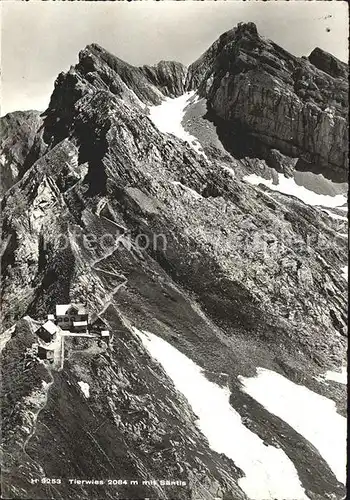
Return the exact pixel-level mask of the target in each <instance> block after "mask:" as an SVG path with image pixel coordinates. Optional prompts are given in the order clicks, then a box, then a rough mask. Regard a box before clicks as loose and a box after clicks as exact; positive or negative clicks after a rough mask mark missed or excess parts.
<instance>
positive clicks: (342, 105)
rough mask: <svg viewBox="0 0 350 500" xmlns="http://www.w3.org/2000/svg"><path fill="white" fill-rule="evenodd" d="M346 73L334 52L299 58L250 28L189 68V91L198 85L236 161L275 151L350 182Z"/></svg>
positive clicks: (216, 45)
mask: <svg viewBox="0 0 350 500" xmlns="http://www.w3.org/2000/svg"><path fill="white" fill-rule="evenodd" d="M347 75H348V73H347V66H346V65H345V64H344V63H341V61H338V60H337V59H336V58H335V57H333V56H331V55H330V54H326V53H325V52H322V51H320V50H319V49H315V50H314V51H313V52H312V54H311V55H310V57H309V58H308V59H306V58H301V59H299V58H296V57H294V56H292V55H291V54H289V53H288V52H287V51H285V50H284V49H282V48H281V47H279V46H278V45H276V44H275V43H273V42H271V41H269V40H266V39H263V38H262V37H260V36H259V34H258V32H257V29H256V26H255V25H254V24H253V23H248V24H242V25H239V26H238V27H236V28H234V29H233V30H231V31H228V32H227V33H225V34H224V35H222V36H221V37H220V39H219V40H218V41H217V42H215V43H214V45H213V46H212V47H210V49H209V50H208V52H207V53H206V54H204V55H203V56H202V58H200V59H199V60H198V61H197V62H195V63H194V64H193V65H192V66H190V68H189V79H188V85H190V86H192V85H194V86H196V85H199V92H200V94H201V95H203V96H205V97H207V99H208V103H209V110H210V113H211V115H212V119H213V120H214V122H215V123H216V124H217V126H218V127H219V129H221V134H222V135H223V137H224V138H225V139H224V140H225V142H226V144H227V147H228V148H230V147H231V148H232V147H234V153H235V154H236V155H237V154H238V155H243V156H246V155H250V156H259V157H262V158H268V152H269V150H270V149H271V148H277V149H279V150H280V151H281V152H282V153H284V154H286V155H290V156H293V157H298V158H301V159H302V160H303V161H306V162H307V163H308V164H310V166H309V168H310V169H312V168H313V170H314V171H316V172H317V173H319V172H321V171H322V172H323V173H324V172H326V174H327V175H328V176H329V177H331V178H333V179H335V180H338V181H346V179H347V141H348V125H347V109H348V96H347V78H348V77H347ZM232 143H234V146H232ZM236 143H237V144H236ZM312 165H313V167H312ZM330 167H331V168H330Z"/></svg>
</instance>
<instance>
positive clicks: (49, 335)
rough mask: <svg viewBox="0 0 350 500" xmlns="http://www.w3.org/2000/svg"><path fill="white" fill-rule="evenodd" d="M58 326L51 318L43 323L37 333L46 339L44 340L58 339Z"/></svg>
mask: <svg viewBox="0 0 350 500" xmlns="http://www.w3.org/2000/svg"><path fill="white" fill-rule="evenodd" d="M57 329H58V328H57V326H56V325H55V323H53V322H52V321H51V320H48V321H46V323H44V324H43V325H41V326H40V327H39V328H38V330H36V332H35V333H36V334H37V335H38V336H39V337H40V338H41V339H42V340H43V341H44V342H52V341H53V340H55V339H56V336H57Z"/></svg>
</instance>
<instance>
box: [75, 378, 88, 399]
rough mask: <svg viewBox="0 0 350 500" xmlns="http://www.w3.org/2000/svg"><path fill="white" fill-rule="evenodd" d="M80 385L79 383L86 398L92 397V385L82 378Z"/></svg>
mask: <svg viewBox="0 0 350 500" xmlns="http://www.w3.org/2000/svg"><path fill="white" fill-rule="evenodd" d="M78 385H79V387H80V389H81V391H82V393H83V394H84V396H85V397H86V398H89V397H90V386H89V384H87V383H86V382H83V381H82V380H80V382H78Z"/></svg>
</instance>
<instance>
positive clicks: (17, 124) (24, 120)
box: [0, 111, 42, 194]
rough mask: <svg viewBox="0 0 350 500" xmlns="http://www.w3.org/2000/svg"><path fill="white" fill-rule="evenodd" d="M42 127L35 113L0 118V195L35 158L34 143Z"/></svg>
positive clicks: (16, 113) (12, 114)
mask: <svg viewBox="0 0 350 500" xmlns="http://www.w3.org/2000/svg"><path fill="white" fill-rule="evenodd" d="M41 125H42V119H41V117H40V113H38V112H37V111H17V112H15V113H10V114H8V115H6V116H4V117H2V118H0V130H1V142H0V150H1V158H0V169H1V170H0V176H1V194H3V193H4V192H6V191H7V190H8V189H9V188H10V187H11V186H12V185H13V184H15V183H16V182H17V181H18V180H19V179H20V178H21V177H22V176H23V174H24V173H25V171H26V170H27V169H28V168H29V167H30V166H31V164H32V163H33V161H34V157H35V159H36V158H37V157H36V156H35V153H34V149H35V144H34V142H35V141H37V142H38V140H39V141H40V137H38V136H40V134H38V132H39V129H40V127H41Z"/></svg>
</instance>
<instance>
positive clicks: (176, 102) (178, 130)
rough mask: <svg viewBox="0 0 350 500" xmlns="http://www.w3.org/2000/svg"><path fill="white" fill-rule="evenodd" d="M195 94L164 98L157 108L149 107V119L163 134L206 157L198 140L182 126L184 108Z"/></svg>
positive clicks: (187, 93)
mask: <svg viewBox="0 0 350 500" xmlns="http://www.w3.org/2000/svg"><path fill="white" fill-rule="evenodd" d="M194 94H195V92H194V91H192V92H186V93H185V94H183V95H181V96H180V97H175V98H171V97H166V98H165V100H164V101H163V102H162V103H161V104H159V105H158V106H150V107H149V112H150V115H149V117H150V119H151V121H152V122H153V124H154V125H155V126H156V127H157V128H158V130H160V132H163V133H165V134H173V135H175V136H176V137H178V138H179V139H182V140H183V141H186V142H187V143H188V144H189V145H190V146H191V147H192V148H193V149H194V150H195V151H197V153H199V154H201V155H203V156H204V157H206V155H205V153H204V151H203V149H202V147H201V145H200V143H199V141H198V139H197V138H196V137H194V136H193V135H191V134H190V133H189V132H187V131H186V130H185V129H184V128H183V126H182V120H183V117H184V115H185V108H186V106H187V104H188V102H189V101H190V99H191V98H192V97H193V96H194Z"/></svg>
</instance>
